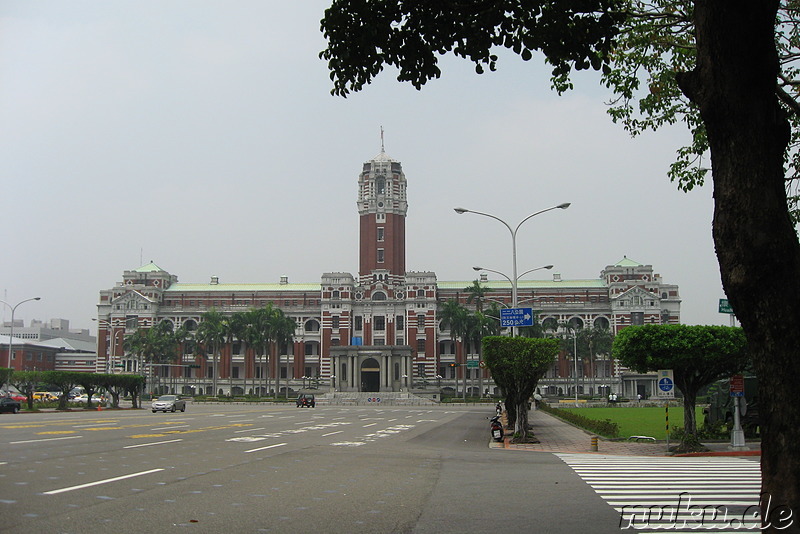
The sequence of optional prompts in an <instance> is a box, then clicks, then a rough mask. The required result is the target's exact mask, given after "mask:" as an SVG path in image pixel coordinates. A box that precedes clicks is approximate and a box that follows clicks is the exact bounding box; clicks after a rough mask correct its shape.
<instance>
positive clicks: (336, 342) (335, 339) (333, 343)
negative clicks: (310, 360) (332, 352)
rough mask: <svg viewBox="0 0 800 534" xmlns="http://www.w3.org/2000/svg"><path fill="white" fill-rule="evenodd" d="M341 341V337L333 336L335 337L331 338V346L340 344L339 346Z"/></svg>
mask: <svg viewBox="0 0 800 534" xmlns="http://www.w3.org/2000/svg"><path fill="white" fill-rule="evenodd" d="M339 343H340V342H339V339H338V338H333V339H331V346H332V347H338V346H339Z"/></svg>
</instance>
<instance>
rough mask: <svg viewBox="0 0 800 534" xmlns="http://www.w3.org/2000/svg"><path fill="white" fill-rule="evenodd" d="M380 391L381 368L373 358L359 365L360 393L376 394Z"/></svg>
mask: <svg viewBox="0 0 800 534" xmlns="http://www.w3.org/2000/svg"><path fill="white" fill-rule="evenodd" d="M380 390H381V367H380V364H379V363H378V360H376V359H375V358H367V359H366V360H364V362H363V363H362V364H361V391H364V392H374V393H377V392H379V391H380Z"/></svg>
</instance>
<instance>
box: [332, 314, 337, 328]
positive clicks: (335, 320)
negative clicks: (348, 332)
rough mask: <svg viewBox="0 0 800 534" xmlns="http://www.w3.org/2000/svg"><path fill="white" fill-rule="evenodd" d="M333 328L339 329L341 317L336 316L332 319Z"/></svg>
mask: <svg viewBox="0 0 800 534" xmlns="http://www.w3.org/2000/svg"><path fill="white" fill-rule="evenodd" d="M331 328H339V316H338V315H334V316H333V317H331Z"/></svg>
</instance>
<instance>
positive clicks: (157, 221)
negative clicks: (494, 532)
mask: <svg viewBox="0 0 800 534" xmlns="http://www.w3.org/2000/svg"><path fill="white" fill-rule="evenodd" d="M325 7H327V1H326V0H304V1H302V2H286V1H285V0H261V1H255V0H253V1H245V0H238V1H236V2H223V1H221V0H218V1H211V0H207V1H202V0H191V1H188V0H184V1H181V0H170V1H169V2H163V1H150V0H135V1H122V0H115V1H100V0H87V1H79V0H71V1H70V2H63V1H61V0H50V1H48V0H40V1H37V2H30V1H28V0H21V1H14V0H4V1H3V2H2V3H0V161H2V165H0V188H1V189H0V191H2V204H1V206H2V211H1V212H0V214H1V216H2V219H3V223H2V225H0V247H2V250H3V251H4V252H2V253H0V257H1V258H3V261H2V262H0V298H2V299H3V300H6V301H7V302H11V303H12V304H14V303H16V302H19V301H20V300H23V299H25V298H29V297H32V296H41V297H42V300H41V301H39V302H31V303H26V304H23V305H22V306H20V307H19V308H18V309H17V313H16V318H18V319H19V318H22V319H25V324H26V325H27V324H28V322H29V320H30V319H32V318H38V319H43V320H48V319H50V318H54V317H61V318H65V319H69V320H70V322H71V326H72V327H74V328H89V327H91V328H92V330H93V331H94V325H93V324H92V322H91V317H94V316H95V315H96V303H97V300H98V292H99V291H100V290H101V289H106V288H109V287H112V286H113V285H115V284H116V283H117V282H118V281H120V280H121V276H122V272H123V271H124V270H128V269H135V268H136V267H138V266H139V265H140V260H142V261H143V262H144V263H147V262H148V261H150V260H153V261H155V262H156V263H157V264H158V265H159V266H161V267H162V268H164V269H166V270H168V271H170V272H171V273H174V274H177V275H178V277H179V281H181V282H206V281H208V280H209V277H210V276H212V275H215V276H219V277H220V281H221V282H223V283H225V282H228V283H234V282H236V283H259V282H262V283H273V282H277V281H278V280H279V277H280V276H281V275H284V274H285V275H288V276H289V280H290V281H291V282H316V281H318V280H319V278H320V274H321V273H322V272H326V271H346V272H352V273H354V274H356V273H357V270H358V214H357V211H356V205H355V202H356V198H357V180H358V173H359V172H360V170H361V166H362V164H363V163H364V162H365V161H368V160H369V159H371V158H372V157H374V156H375V155H377V154H378V153H379V152H380V128H381V126H383V128H384V129H385V144H386V152H387V154H389V155H390V156H391V157H392V158H393V159H395V160H398V161H400V162H402V164H403V169H404V171H405V173H406V177H407V180H408V197H409V211H408V220H407V267H408V269H409V270H415V271H423V270H431V271H435V272H436V273H437V276H438V278H439V279H440V280H465V281H470V280H473V279H475V273H474V271H473V270H472V269H471V267H472V266H473V265H482V266H484V267H487V268H491V269H495V270H498V271H502V272H505V273H510V272H511V238H510V235H509V233H508V230H506V229H505V228H504V227H503V226H502V225H501V224H500V223H498V222H496V221H492V220H490V219H487V218H485V217H480V216H476V215H457V214H455V212H454V211H453V208H454V207H456V206H463V207H465V208H469V209H473V210H477V211H484V212H488V213H492V214H494V215H497V216H498V217H500V218H502V219H505V220H506V221H508V222H509V223H510V224H511V225H512V226H516V224H517V223H518V222H519V221H520V220H522V219H523V218H525V217H526V216H527V215H528V214H530V213H533V212H535V211H539V210H541V209H544V208H547V207H550V206H553V205H556V204H559V203H562V202H571V203H572V206H571V207H570V208H569V209H567V210H564V211H562V210H556V211H553V212H548V213H545V214H542V215H540V216H537V217H535V218H533V219H531V220H529V221H528V222H526V223H525V224H524V225H523V226H522V228H521V229H520V231H519V234H518V266H519V271H520V272H522V271H525V270H527V269H530V268H533V267H537V266H540V265H545V264H550V263H552V264H554V265H555V268H554V269H553V271H552V272H558V273H560V274H561V275H562V277H563V278H565V279H568V278H596V277H598V276H599V274H600V270H601V269H603V267H605V266H606V265H610V264H613V263H615V262H617V261H618V260H620V259H621V258H622V257H623V255H627V256H628V257H629V258H631V259H633V260H636V261H638V262H641V263H645V264H651V265H653V267H654V269H655V270H656V272H658V273H660V274H661V275H662V276H663V279H664V281H665V282H667V283H675V284H678V285H679V286H680V291H681V296H682V299H683V304H682V312H681V315H682V320H683V322H685V323H689V324H728V323H729V319H728V316H727V315H720V314H719V313H718V312H717V305H718V300H719V298H722V297H724V294H723V291H722V288H721V284H720V281H719V270H718V266H717V262H716V257H715V255H714V250H713V243H712V240H711V217H712V208H713V205H712V199H711V188H710V187H709V186H706V187H704V188H702V189H699V190H695V191H693V192H691V193H688V194H687V193H682V192H680V191H678V190H677V188H676V187H675V185H674V184H672V183H670V182H669V180H668V179H667V177H666V171H667V169H668V166H669V164H670V163H671V162H672V161H673V159H674V153H675V150H676V149H677V148H678V147H679V146H681V144H683V143H685V142H686V140H687V139H688V133H687V132H686V131H685V130H684V129H683V128H681V127H674V128H670V129H667V130H664V131H660V132H657V133H650V134H646V135H643V136H640V137H637V138H635V139H631V138H630V137H629V136H628V135H627V134H626V133H625V131H624V130H623V129H622V127H621V126H618V125H615V124H613V123H612V122H611V120H610V118H609V117H608V116H607V115H606V107H605V105H604V102H606V101H607V100H609V99H610V94H609V93H608V92H607V91H606V90H605V89H603V88H602V87H600V85H599V82H598V80H599V77H598V76H597V75H596V74H595V73H582V74H581V75H580V76H578V77H577V78H576V83H575V86H576V90H574V91H572V92H570V93H568V94H566V95H564V96H561V97H559V96H557V95H556V94H555V93H554V92H552V91H550V89H549V81H548V72H549V69H547V67H546V66H545V65H544V64H543V62H542V60H541V58H534V59H533V60H531V61H530V62H527V63H526V62H523V61H522V60H520V59H519V58H517V57H516V56H513V55H509V54H501V61H500V64H499V71H498V72H495V73H491V74H484V75H482V76H478V75H477V74H475V73H474V68H473V66H472V65H471V64H469V63H467V62H464V61H459V60H456V59H454V58H452V57H447V58H445V59H444V60H443V63H442V67H443V71H444V74H443V76H442V78H441V79H439V80H435V81H433V82H430V83H429V84H428V86H426V87H425V88H424V89H423V90H422V91H417V90H415V89H414V88H413V87H411V86H410V85H407V84H400V83H399V82H397V81H396V80H395V75H394V74H393V73H392V72H391V71H386V72H384V73H383V74H382V75H381V76H379V78H378V80H377V81H376V82H375V83H373V84H372V86H370V87H367V88H366V89H365V90H364V91H362V92H361V93H357V94H354V95H352V96H350V97H349V98H347V99H342V98H340V97H334V96H331V95H330V89H331V82H330V79H329V77H328V72H327V68H326V65H325V63H324V62H323V61H322V60H320V59H319V58H318V53H319V52H320V51H321V50H322V49H324V47H325V42H324V40H323V38H322V35H321V33H320V32H319V20H320V19H321V18H322V15H323V12H324V9H325ZM536 274H540V273H534V275H536ZM534 275H531V276H533V277H534V278H535V277H536V276H534ZM550 276H552V274H551V273H550V272H547V271H544V273H542V274H540V277H542V278H549V277H550ZM494 278H497V277H494ZM3 295H4V296H3ZM2 314H3V315H2V317H3V318H4V319H6V320H7V319H9V318H10V313H9V311H8V309H7V308H6V307H5V306H3V307H2Z"/></svg>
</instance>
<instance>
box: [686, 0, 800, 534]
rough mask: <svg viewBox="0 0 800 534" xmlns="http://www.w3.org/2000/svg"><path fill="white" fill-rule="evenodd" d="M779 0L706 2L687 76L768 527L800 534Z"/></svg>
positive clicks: (798, 316)
mask: <svg viewBox="0 0 800 534" xmlns="http://www.w3.org/2000/svg"><path fill="white" fill-rule="evenodd" d="M777 8H778V2H777V1H776V0H762V1H760V2H751V1H746V0H702V1H701V0H697V1H696V2H695V13H694V16H695V24H696V29H697V66H696V68H695V70H694V71H692V72H691V73H687V74H683V75H680V76H679V77H678V82H679V85H680V87H681V90H682V91H683V92H684V94H686V95H687V96H688V97H689V98H690V99H691V100H692V101H693V102H694V103H696V104H697V105H698V106H699V109H700V113H701V115H702V118H703V122H704V124H705V126H706V130H707V133H708V139H709V144H710V147H711V160H712V163H713V182H714V199H715V210H714V222H713V235H714V243H715V246H716V251H717V257H718V259H719V264H720V272H721V275H722V284H723V287H724V288H725V292H726V294H727V296H728V299H729V300H730V302H731V305H732V306H733V310H734V311H735V313H736V316H737V317H738V318H739V320H740V321H741V324H742V327H743V328H744V330H745V333H746V334H747V338H748V344H749V347H750V350H751V353H752V355H753V358H754V363H755V368H756V373H757V374H758V376H759V379H760V380H759V382H760V384H761V389H762V394H760V395H759V397H760V398H759V404H760V409H759V412H760V415H761V417H762V453H761V454H762V455H761V471H762V480H763V482H762V494H764V495H763V498H762V512H764V515H765V516H766V512H767V509H768V508H769V510H770V511H771V512H772V516H771V517H768V516H767V517H764V527H766V528H770V531H774V532H777V531H778V529H779V528H781V527H783V528H785V530H782V532H800V521H798V520H797V518H796V517H793V518H791V519H792V520H793V522H794V523H793V524H792V525H791V526H790V525H789V524H787V521H786V518H785V516H784V517H783V521H781V518H780V517H779V516H780V514H781V513H786V508H780V507H787V508H788V509H789V510H792V511H794V512H795V514H796V513H798V512H800V407H798V402H797V386H796V384H795V382H796V380H797V377H798V376H800V329H798V328H797V325H798V324H800V306H798V302H800V280H798V273H800V245H798V240H797V234H796V232H795V228H794V226H793V225H792V223H791V221H790V218H789V215H788V213H787V207H786V192H785V189H784V187H785V182H784V170H783V155H784V151H785V149H786V146H787V143H788V141H789V133H790V130H789V124H788V122H787V119H786V114H785V112H784V111H783V110H782V109H781V108H780V106H779V105H778V100H777V97H776V95H775V88H776V79H777V72H778V58H777V52H776V49H775V41H774V39H775V27H774V24H775V16H776V11H777ZM786 527H788V528H786Z"/></svg>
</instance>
